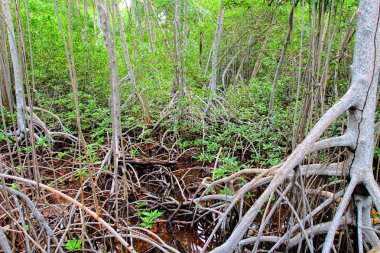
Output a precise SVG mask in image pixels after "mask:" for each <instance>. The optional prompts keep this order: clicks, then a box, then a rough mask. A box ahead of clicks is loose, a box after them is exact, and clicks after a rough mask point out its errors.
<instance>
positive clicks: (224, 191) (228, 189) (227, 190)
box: [220, 188, 232, 196]
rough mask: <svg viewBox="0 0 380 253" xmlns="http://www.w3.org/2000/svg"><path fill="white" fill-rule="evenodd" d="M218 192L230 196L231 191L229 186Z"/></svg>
mask: <svg viewBox="0 0 380 253" xmlns="http://www.w3.org/2000/svg"><path fill="white" fill-rule="evenodd" d="M220 194H223V195H227V196H232V191H231V189H230V188H224V189H222V190H220Z"/></svg>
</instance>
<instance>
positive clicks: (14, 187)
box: [11, 183, 19, 190]
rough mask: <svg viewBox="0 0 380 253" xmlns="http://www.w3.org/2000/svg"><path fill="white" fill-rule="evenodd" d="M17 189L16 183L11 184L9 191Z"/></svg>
mask: <svg viewBox="0 0 380 253" xmlns="http://www.w3.org/2000/svg"><path fill="white" fill-rule="evenodd" d="M18 187H19V185H18V184H17V183H13V184H12V185H11V189H13V190H18Z"/></svg>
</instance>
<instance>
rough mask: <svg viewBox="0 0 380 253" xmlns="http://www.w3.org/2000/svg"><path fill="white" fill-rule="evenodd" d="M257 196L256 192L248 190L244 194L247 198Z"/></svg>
mask: <svg viewBox="0 0 380 253" xmlns="http://www.w3.org/2000/svg"><path fill="white" fill-rule="evenodd" d="M255 196H256V194H254V193H251V192H247V193H246V194H244V197H245V198H247V199H249V198H253V197H255Z"/></svg>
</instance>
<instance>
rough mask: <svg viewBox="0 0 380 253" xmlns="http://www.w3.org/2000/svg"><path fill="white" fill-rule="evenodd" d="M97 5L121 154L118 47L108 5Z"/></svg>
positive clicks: (114, 132)
mask: <svg viewBox="0 0 380 253" xmlns="http://www.w3.org/2000/svg"><path fill="white" fill-rule="evenodd" d="M106 1H108V0H106ZM96 5H97V8H98V13H99V17H100V21H101V22H100V23H101V28H102V31H103V35H104V42H105V45H106V48H107V52H108V60H109V68H110V89H111V118H112V141H113V143H114V145H115V148H116V150H114V152H115V153H117V154H119V136H120V134H121V129H120V89H119V73H118V68H117V59H116V49H115V45H114V42H113V41H112V37H111V26H110V16H109V13H108V8H107V6H104V5H103V2H102V0H97V1H96Z"/></svg>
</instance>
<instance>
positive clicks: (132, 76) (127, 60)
mask: <svg viewBox="0 0 380 253" xmlns="http://www.w3.org/2000/svg"><path fill="white" fill-rule="evenodd" d="M112 1H113V4H114V8H115V11H116V16H117V20H118V24H119V29H120V35H121V42H122V44H123V50H124V59H125V64H126V65H127V69H128V76H129V80H130V81H131V84H132V88H133V92H134V93H135V95H136V97H137V99H138V100H139V102H140V104H141V107H142V110H143V112H142V114H143V118H144V121H145V123H147V124H149V123H150V117H149V108H148V104H147V103H146V101H145V99H144V98H143V96H142V95H141V94H140V92H139V90H138V87H137V83H136V77H135V73H134V71H133V68H132V63H131V60H130V57H129V47H128V44H127V41H126V38H125V32H124V24H123V20H122V19H121V15H120V11H119V7H118V4H117V1H115V0H112Z"/></svg>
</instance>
